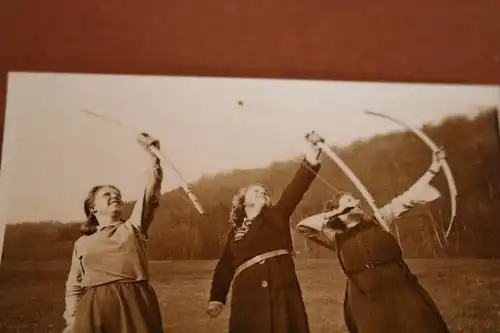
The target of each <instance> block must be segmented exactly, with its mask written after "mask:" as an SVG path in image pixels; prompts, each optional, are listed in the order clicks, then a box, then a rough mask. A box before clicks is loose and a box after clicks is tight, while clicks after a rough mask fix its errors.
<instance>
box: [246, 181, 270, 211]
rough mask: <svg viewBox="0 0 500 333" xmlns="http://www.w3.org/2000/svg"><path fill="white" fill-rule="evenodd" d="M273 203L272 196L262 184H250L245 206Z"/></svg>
mask: <svg viewBox="0 0 500 333" xmlns="http://www.w3.org/2000/svg"><path fill="white" fill-rule="evenodd" d="M270 205H271V197H270V196H269V193H268V192H267V190H266V189H265V188H264V187H263V186H261V185H252V186H250V187H249V188H248V189H247V191H246V193H245V206H252V207H260V208H262V207H264V206H270Z"/></svg>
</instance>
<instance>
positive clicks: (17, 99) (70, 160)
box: [0, 73, 500, 223]
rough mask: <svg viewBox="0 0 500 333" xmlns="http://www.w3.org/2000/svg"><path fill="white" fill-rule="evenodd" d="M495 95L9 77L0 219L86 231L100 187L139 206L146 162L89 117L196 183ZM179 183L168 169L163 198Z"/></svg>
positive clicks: (325, 85)
mask: <svg viewBox="0 0 500 333" xmlns="http://www.w3.org/2000/svg"><path fill="white" fill-rule="evenodd" d="M499 96H500V92H499V88H498V87H485V86H458V85H455V86H451V85H448V86H444V85H416V84H412V85H409V84H408V85H402V84H398V85H395V84H370V83H346V82H326V81H324V82H318V81H288V80H287V81H285V80H257V79H219V78H217V79H215V78H186V77H146V76H141V77H139V76H104V75H99V76H98V75H68V74H65V75H61V74H30V73H11V74H10V75H9V78H8V90H7V112H6V120H5V136H4V147H3V156H2V165H1V169H2V170H1V177H0V193H1V197H0V199H1V201H0V204H3V206H2V207H0V208H1V213H2V214H3V216H2V217H1V218H2V220H3V221H7V222H9V223H10V222H20V221H39V220H62V221H68V220H73V221H74V220H82V219H83V217H84V216H83V209H82V206H83V199H84V197H85V195H86V193H87V191H88V190H89V189H90V188H91V187H92V186H93V185H96V184H99V183H112V184H116V185H117V186H119V187H120V188H121V189H122V191H123V194H124V197H125V199H127V200H135V199H136V198H137V196H138V195H137V194H138V193H139V192H140V191H141V190H142V186H143V184H142V178H141V177H142V171H143V169H144V167H145V155H144V152H143V151H142V150H141V148H140V147H139V146H138V145H137V144H136V143H135V142H134V139H133V138H131V137H130V136H129V134H128V132H126V131H124V130H123V129H121V128H119V127H115V126H113V125H111V124H109V123H106V122H102V121H99V120H98V119H96V118H93V117H89V116H87V115H84V114H82V113H81V112H79V110H82V109H90V110H93V111H96V112H100V113H105V114H109V115H112V116H114V117H117V118H119V119H121V120H122V121H124V122H127V123H129V124H131V125H133V127H135V128H137V129H138V130H140V131H146V132H149V133H150V134H152V135H153V136H156V137H158V138H159V139H160V140H161V142H162V151H163V152H164V153H165V154H166V155H167V156H168V157H169V158H170V159H171V160H172V161H173V162H174V163H175V165H176V166H177V168H179V169H180V170H181V171H182V173H183V174H184V176H185V177H186V178H188V179H190V180H193V181H194V180H196V179H197V178H198V177H199V176H201V175H202V174H204V173H208V174H213V173H216V172H218V171H222V170H229V169H233V168H252V167H259V166H265V165H267V164H268V163H270V162H272V161H276V160H283V159H287V158H289V157H293V156H295V155H297V154H300V153H301V151H302V149H303V148H304V144H305V143H304V140H303V135H304V133H305V132H307V131H310V130H313V129H314V130H317V131H319V132H320V134H322V135H323V136H324V137H325V138H326V139H327V141H328V143H330V144H337V145H345V144H348V143H349V142H351V141H353V140H356V139H358V138H361V137H368V136H371V135H373V134H376V133H382V132H387V131H391V130H394V129H398V130H399V129H400V128H398V127H397V126H395V125H393V124H392V123H391V122H388V121H385V120H383V119H379V118H375V117H370V116H366V115H364V114H363V111H364V110H366V109H370V110H373V111H381V112H385V113H388V114H392V115H395V116H397V117H399V118H400V119H403V120H405V121H407V122H409V123H410V124H411V125H413V126H420V125H422V124H423V123H424V122H436V121H440V120H441V119H443V118H445V117H446V116H448V115H450V114H474V113H475V112H476V110H477V109H478V108H480V107H483V106H491V105H499ZM238 101H242V102H243V105H240V104H239V103H238ZM179 184H180V182H179V180H178V179H177V177H176V175H175V173H173V172H172V170H171V169H170V168H169V167H168V166H165V179H164V183H163V187H164V190H168V189H171V188H173V187H175V186H178V185H179ZM0 223H1V222H0Z"/></svg>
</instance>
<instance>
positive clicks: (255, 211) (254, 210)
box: [245, 206, 263, 219]
mask: <svg viewBox="0 0 500 333" xmlns="http://www.w3.org/2000/svg"><path fill="white" fill-rule="evenodd" d="M262 208H263V206H246V207H245V213H246V215H247V218H249V219H253V218H254V217H256V216H257V215H259V213H260V212H261V211H262Z"/></svg>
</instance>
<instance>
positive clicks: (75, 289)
mask: <svg viewBox="0 0 500 333" xmlns="http://www.w3.org/2000/svg"><path fill="white" fill-rule="evenodd" d="M82 276H83V272H82V268H81V266H80V260H79V259H78V256H77V254H76V246H75V248H74V249H73V255H72V257H71V266H70V270H69V273H68V278H67V280H66V289H65V297H64V299H65V303H66V309H65V310H64V314H63V318H64V320H65V321H66V331H69V332H71V328H72V327H73V324H74V322H75V314H76V307H77V305H78V301H79V299H80V296H81V295H82V293H83V291H84V289H83V288H82V286H81V284H82Z"/></svg>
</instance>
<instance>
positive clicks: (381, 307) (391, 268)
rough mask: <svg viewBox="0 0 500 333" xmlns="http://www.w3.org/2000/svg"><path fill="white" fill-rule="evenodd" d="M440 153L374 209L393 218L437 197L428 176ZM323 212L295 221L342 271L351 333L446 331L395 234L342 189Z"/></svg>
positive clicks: (435, 168) (438, 165)
mask: <svg viewBox="0 0 500 333" xmlns="http://www.w3.org/2000/svg"><path fill="white" fill-rule="evenodd" d="M443 159H444V153H443V152H442V151H439V152H437V153H435V154H434V156H433V162H432V164H431V166H430V168H429V169H428V171H427V172H426V173H425V174H424V175H423V176H422V177H421V178H420V179H419V180H418V181H417V182H416V183H415V184H414V185H413V186H412V187H411V188H410V189H408V190H407V191H406V192H405V193H403V194H401V195H400V196H398V197H396V198H395V199H393V200H392V201H391V202H390V203H389V204H387V205H386V206H384V207H382V208H381V209H380V213H381V215H382V216H383V217H384V220H385V221H386V222H387V223H389V224H390V223H393V222H394V221H395V220H396V219H398V218H400V217H401V215H402V214H404V213H405V212H407V211H408V210H409V209H411V208H412V207H415V206H417V205H421V204H425V203H428V202H431V201H434V200H436V199H437V198H439V197H440V194H439V192H438V191H437V190H436V189H435V188H434V187H432V186H431V185H430V181H431V180H432V179H433V178H434V177H435V175H436V174H437V173H438V172H439V170H440V169H441V163H442V161H443ZM325 211H326V212H325V213H322V214H317V215H314V216H311V217H308V218H306V219H304V220H303V221H301V222H300V223H299V224H298V225H297V230H298V231H299V233H301V234H302V235H303V236H305V237H307V238H309V239H311V240H313V241H314V242H316V243H318V244H320V245H322V246H324V247H327V248H330V249H332V250H336V251H337V256H338V260H339V262H340V264H341V267H342V269H343V271H344V273H345V274H346V275H347V278H348V279H347V287H346V294H345V300H344V316H345V322H346V326H347V328H348V330H349V332H351V333H388V332H390V333H392V332H394V333H396V332H397V333H448V332H449V331H448V328H447V327H446V324H445V322H444V320H443V318H442V316H441V314H440V312H439V310H438V308H437V306H436V304H435V303H434V301H433V300H432V299H431V297H430V296H429V294H428V293H427V292H426V290H424V288H423V287H422V286H421V285H420V283H419V282H418V281H417V278H416V277H415V276H414V275H413V274H412V272H411V271H410V269H409V268H408V266H407V265H406V263H405V261H404V260H403V255H402V251H401V248H400V247H399V245H398V243H397V241H396V240H395V238H394V237H393V236H392V235H391V234H390V233H388V232H386V231H385V230H384V229H382V228H381V226H380V225H379V224H378V223H375V222H374V221H373V219H372V218H370V217H368V216H367V215H365V213H364V212H363V211H362V210H361V208H360V201H359V200H357V199H355V198H354V197H353V196H352V195H350V194H348V193H343V194H339V195H338V196H337V197H336V198H334V199H333V200H332V201H330V202H329V203H328V205H327V208H326V209H325Z"/></svg>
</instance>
